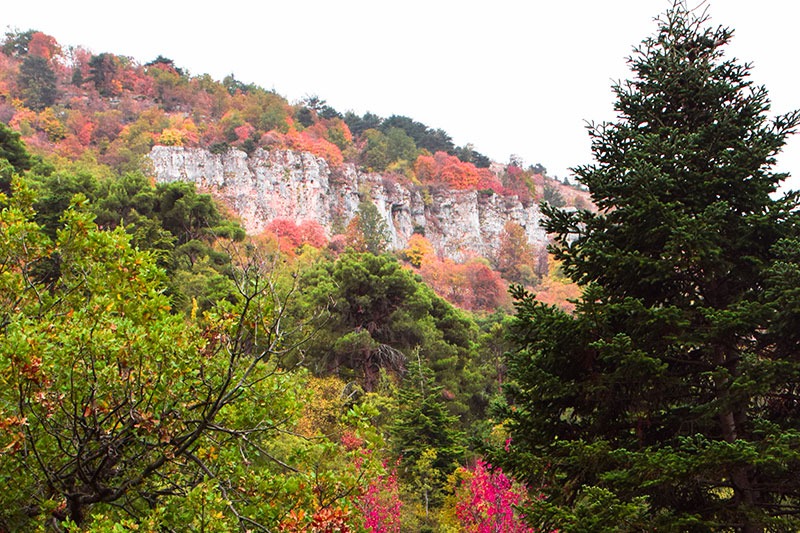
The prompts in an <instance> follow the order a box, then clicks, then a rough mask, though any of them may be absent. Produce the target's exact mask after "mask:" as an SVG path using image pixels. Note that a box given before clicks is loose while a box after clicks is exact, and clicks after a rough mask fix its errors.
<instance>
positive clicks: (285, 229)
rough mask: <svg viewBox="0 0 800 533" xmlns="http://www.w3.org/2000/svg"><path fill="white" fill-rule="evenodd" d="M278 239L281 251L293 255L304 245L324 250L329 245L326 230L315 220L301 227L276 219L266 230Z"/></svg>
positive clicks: (304, 222)
mask: <svg viewBox="0 0 800 533" xmlns="http://www.w3.org/2000/svg"><path fill="white" fill-rule="evenodd" d="M266 231H267V232H270V233H272V234H273V235H275V237H277V239H278V243H279V245H280V248H281V251H284V252H288V253H293V252H294V250H296V249H297V248H300V247H301V246H303V245H304V244H308V245H310V246H313V247H314V248H322V247H323V246H325V245H326V244H327V243H328V240H327V239H326V238H325V229H324V228H323V227H322V226H321V225H320V224H319V223H318V222H316V221H314V220H304V221H303V222H301V223H300V224H299V225H298V224H297V223H295V222H294V221H292V220H288V219H285V218H276V219H275V220H273V221H272V222H270V223H269V224H267V228H266Z"/></svg>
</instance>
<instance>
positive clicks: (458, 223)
mask: <svg viewBox="0 0 800 533" xmlns="http://www.w3.org/2000/svg"><path fill="white" fill-rule="evenodd" d="M150 160H151V161H152V164H153V170H154V173H155V177H156V180H157V181H158V182H172V181H188V182H194V183H195V184H196V185H197V186H198V188H200V189H201V190H205V191H208V192H211V193H213V194H215V195H216V196H218V197H220V198H222V199H223V200H224V201H225V202H226V203H227V204H228V205H229V206H230V207H231V208H232V209H233V210H234V211H235V212H236V214H238V215H239V216H240V217H241V219H242V223H243V224H244V226H245V228H246V230H247V231H248V232H249V233H258V232H260V231H262V230H263V229H264V228H265V227H266V226H267V224H268V223H269V222H270V221H271V220H273V219H276V218H285V219H289V220H293V221H295V222H298V223H299V222H301V221H303V220H316V221H317V222H319V223H320V224H321V225H322V226H323V227H324V228H325V230H326V231H327V232H328V234H329V235H332V234H334V233H336V232H337V231H339V230H341V229H342V228H344V227H346V225H347V223H348V222H349V221H350V219H352V218H353V217H354V216H355V214H356V212H357V210H358V204H359V201H360V198H361V196H362V195H364V194H365V193H369V196H370V197H371V198H372V200H373V202H374V203H375V205H376V206H377V208H378V211H379V212H380V213H381V215H382V216H383V217H384V219H385V220H386V223H387V225H388V227H389V231H390V232H391V247H392V248H393V249H399V248H403V247H404V246H405V245H406V243H407V242H408V239H409V237H411V235H412V234H413V233H414V231H415V230H417V231H420V230H421V231H424V234H425V236H426V237H427V238H428V239H429V240H430V241H431V243H432V244H433V246H434V247H435V248H436V250H437V252H439V253H440V254H442V255H444V256H445V257H449V258H452V259H454V260H461V259H463V258H465V257H466V256H468V255H469V254H470V253H473V254H478V255H480V256H483V257H493V256H494V254H495V253H496V251H497V247H498V246H499V236H500V234H501V232H502V231H503V225H504V224H505V223H506V222H507V221H509V220H511V221H513V222H516V223H518V224H520V225H521V226H522V227H523V228H525V230H526V232H527V235H528V239H529V241H530V242H531V243H535V244H543V243H544V242H545V239H546V235H545V232H544V230H543V229H542V228H541V227H540V225H539V221H540V220H541V213H540V211H539V208H538V206H536V205H531V206H528V207H526V206H523V205H522V204H521V203H520V202H519V201H518V200H517V199H516V198H507V197H501V196H499V195H496V194H486V193H481V192H478V191H461V190H452V189H446V188H432V189H430V190H429V191H428V192H427V194H425V196H423V192H422V190H421V189H420V188H418V187H413V186H412V187H407V186H404V185H401V184H399V183H397V182H395V181H393V180H391V179H388V178H384V177H383V176H381V175H379V174H372V173H362V172H360V171H358V170H357V169H356V168H355V167H354V166H353V165H343V166H342V168H338V169H335V170H334V169H331V168H330V167H329V166H328V164H327V162H326V161H325V160H324V159H322V158H318V157H316V156H314V155H312V154H310V153H300V152H293V151H289V150H272V151H264V150H261V149H259V150H257V151H256V152H255V153H254V154H253V155H252V156H248V155H247V154H245V153H244V152H241V151H239V150H230V151H228V152H227V153H225V154H212V153H211V152H209V151H207V150H203V149H199V148H183V147H176V146H155V147H154V148H153V149H152V151H151V152H150Z"/></svg>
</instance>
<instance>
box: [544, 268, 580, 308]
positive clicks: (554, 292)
mask: <svg viewBox="0 0 800 533" xmlns="http://www.w3.org/2000/svg"><path fill="white" fill-rule="evenodd" d="M534 293H535V295H536V299H537V300H539V301H540V302H542V303H545V304H549V305H556V306H558V307H560V308H561V309H563V310H564V311H567V312H568V313H571V312H573V311H574V310H575V304H574V303H572V302H571V301H569V300H575V299H577V298H578V297H579V296H580V295H581V288H580V286H578V285H577V284H575V283H571V282H569V281H566V280H559V279H553V278H551V277H548V278H546V279H545V280H544V281H542V283H541V285H539V286H538V287H536V290H535V291H534Z"/></svg>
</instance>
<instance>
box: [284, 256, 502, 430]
mask: <svg viewBox="0 0 800 533" xmlns="http://www.w3.org/2000/svg"><path fill="white" fill-rule="evenodd" d="M301 286H302V287H303V289H304V291H303V292H304V293H305V298H304V300H303V301H302V302H303V303H302V305H300V306H299V308H298V309H297V310H296V311H294V313H296V314H297V315H298V316H303V315H304V314H305V313H306V311H305V310H304V309H305V308H306V307H310V308H314V307H320V306H324V305H327V306H328V312H329V313H330V317H329V319H328V320H327V321H326V322H325V325H324V327H323V328H322V330H321V331H320V332H319V334H318V335H317V336H315V338H314V339H312V340H311V341H310V342H309V344H308V345H307V352H306V354H307V361H308V362H309V364H311V365H312V367H313V368H314V369H315V370H316V371H317V372H335V373H336V374H337V375H339V376H341V377H342V378H345V379H352V378H355V379H357V380H358V382H359V383H360V384H361V385H362V386H364V387H365V388H366V389H367V390H373V389H375V387H377V386H378V384H379V378H380V376H381V371H382V370H385V371H388V372H391V373H394V374H395V375H397V374H398V373H400V372H402V371H403V370H404V369H405V368H406V366H407V361H408V358H409V357H410V356H412V354H417V353H419V355H420V357H422V358H423V360H424V361H425V362H426V364H429V365H430V366H431V367H432V368H433V370H434V372H435V375H436V379H437V382H438V383H439V384H440V385H442V386H444V387H445V388H446V390H447V391H449V392H448V394H450V395H451V398H452V400H451V401H449V402H448V408H449V409H450V410H451V412H453V413H454V414H458V415H463V419H462V423H463V424H464V425H466V424H468V423H469V421H471V420H473V419H474V418H475V416H477V414H479V411H478V410H476V412H475V413H472V412H471V408H472V406H473V405H482V404H483V403H482V402H483V401H482V400H480V399H479V398H481V397H482V396H483V394H484V391H485V389H486V387H487V385H486V383H485V380H484V379H483V378H482V377H481V376H476V375H472V374H469V373H466V372H465V369H467V368H471V364H472V363H471V359H472V357H471V354H472V351H473V349H474V343H475V340H476V337H477V328H476V326H475V324H474V322H472V321H471V320H470V319H469V318H467V317H466V316H465V315H464V314H463V313H462V312H460V311H458V310H457V309H455V308H454V307H453V306H451V305H450V304H448V303H447V302H445V301H444V300H442V299H441V298H439V297H438V296H436V295H435V294H434V293H433V291H432V290H431V289H430V288H429V287H427V286H426V285H424V284H423V283H422V282H421V281H420V280H419V278H418V277H416V276H415V275H414V274H413V273H411V272H410V271H409V270H406V269H405V268H403V267H402V265H400V263H399V262H398V261H397V260H396V259H394V258H391V257H388V256H385V255H384V256H376V255H373V254H369V253H352V252H351V253H345V254H342V255H341V256H340V257H339V258H338V259H337V260H336V261H333V262H322V263H319V264H318V265H317V266H316V267H315V268H313V269H310V270H309V271H307V272H305V273H303V276H302V278H301ZM414 356H415V357H416V355H414ZM489 379H490V378H489Z"/></svg>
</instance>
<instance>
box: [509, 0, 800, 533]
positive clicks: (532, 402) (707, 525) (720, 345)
mask: <svg viewBox="0 0 800 533" xmlns="http://www.w3.org/2000/svg"><path fill="white" fill-rule="evenodd" d="M658 24H659V27H658V32H657V33H656V34H655V35H654V36H653V37H651V38H648V39H646V40H645V41H644V42H643V44H642V45H641V46H640V47H639V48H637V49H635V51H634V54H633V57H632V58H631V59H630V60H629V63H630V66H631V69H632V71H633V77H632V79H631V80H630V81H627V82H624V83H621V84H619V85H617V86H615V87H614V91H615V94H616V97H617V102H616V111H617V113H618V118H617V120H616V121H615V122H613V123H606V124H600V125H592V126H591V127H590V128H589V133H590V136H591V138H592V151H593V154H594V157H595V163H594V164H592V165H588V166H584V167H580V168H577V169H575V172H576V174H577V176H578V178H579V179H580V181H581V182H582V183H583V184H585V185H586V186H588V187H589V190H590V191H591V194H592V199H593V201H594V203H595V205H596V206H597V208H598V212H597V213H590V212H587V211H578V212H568V211H562V210H559V209H556V208H548V209H547V216H548V221H547V222H546V228H547V230H548V231H549V232H550V233H551V234H552V235H553V236H554V239H555V244H554V245H553V246H552V251H553V252H554V254H555V256H556V258H557V259H559V260H560V261H562V263H563V268H564V270H565V272H566V273H567V274H568V275H569V276H570V277H571V278H572V279H573V280H575V281H577V282H579V283H581V284H583V286H584V292H583V295H582V298H581V300H580V302H579V304H578V306H577V310H576V312H575V314H574V315H567V314H565V313H564V312H562V311H560V310H558V309H556V308H553V307H548V306H544V305H541V304H539V303H537V302H536V301H535V300H534V299H533V297H532V296H531V295H529V294H527V293H525V292H524V291H522V290H521V289H519V290H517V294H516V296H517V298H518V302H517V311H518V312H517V317H516V321H515V325H514V329H513V331H512V334H513V336H514V337H515V339H516V340H517V341H518V344H519V347H520V348H519V350H517V351H516V352H514V353H512V354H511V355H510V356H509V375H510V377H511V378H512V379H513V380H514V382H513V385H512V386H511V387H509V389H508V396H509V408H508V409H507V410H506V412H505V416H506V417H507V419H508V421H509V422H508V424H509V429H510V432H511V437H512V440H511V445H510V447H508V448H507V451H500V452H498V453H497V457H495V458H494V460H495V462H498V463H500V464H502V465H503V466H504V467H506V468H510V469H511V470H512V471H513V472H514V473H516V474H517V476H519V477H521V478H522V479H524V480H525V481H527V482H528V483H529V484H530V485H531V486H533V487H536V488H537V490H538V487H544V489H543V490H544V492H545V494H546V495H547V498H546V499H544V500H543V501H542V502H541V503H539V504H538V505H537V506H536V507H535V508H534V509H531V510H529V512H528V516H529V518H530V519H531V520H532V521H533V522H534V524H535V525H537V526H540V527H542V528H556V527H557V528H559V529H560V530H561V531H603V530H608V531H642V530H648V531H654V530H658V531H742V532H754V531H764V530H767V529H768V530H770V531H796V530H798V528H800V477H798V476H797V472H800V350H798V348H800V335H798V333H797V331H798V325H799V323H800V304H799V303H798V302H800V290H798V288H797V286H798V285H797V283H798V281H799V280H800V240H798V237H799V236H800V210H798V195H797V194H795V193H789V194H786V195H783V196H782V197H778V190H777V189H778V186H779V185H780V183H781V182H782V181H783V180H784V179H785V177H786V175H785V174H780V173H776V172H773V171H772V166H773V164H774V162H775V159H774V157H775V155H776V154H777V153H778V152H779V151H780V149H781V148H782V146H783V145H784V142H785V139H786V137H787V135H789V134H791V133H793V132H794V130H795V129H796V127H797V125H798V122H800V114H798V113H797V112H793V113H790V114H787V115H784V116H780V117H777V118H775V119H770V118H769V117H768V116H767V113H768V111H769V109H770V105H769V100H768V97H767V91H766V90H765V89H764V88H763V87H760V86H756V85H753V84H752V82H751V81H750V79H749V75H750V65H748V64H740V63H738V62H736V61H735V60H729V59H726V58H725V57H724V55H723V52H722V48H723V47H724V46H725V45H726V44H727V43H728V42H729V41H730V39H731V36H732V31H731V30H729V29H727V28H722V27H720V28H713V27H710V26H709V25H708V19H707V17H706V16H705V14H699V13H697V12H696V11H693V10H690V9H689V8H688V7H687V5H686V3H685V2H683V1H676V2H675V3H674V4H673V6H672V8H671V9H670V10H669V11H667V13H666V14H665V15H664V16H662V17H661V18H660V19H659V20H658ZM543 530H545V531H549V530H550V529H543Z"/></svg>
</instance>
